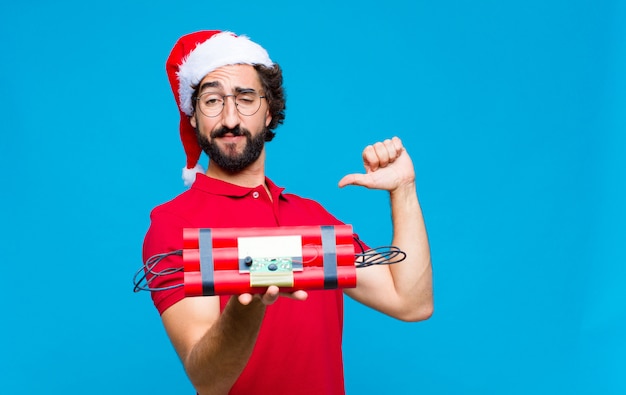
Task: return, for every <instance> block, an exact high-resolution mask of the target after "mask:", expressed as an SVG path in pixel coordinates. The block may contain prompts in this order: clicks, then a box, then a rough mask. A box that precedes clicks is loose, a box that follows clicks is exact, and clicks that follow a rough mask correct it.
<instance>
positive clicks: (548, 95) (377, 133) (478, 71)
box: [0, 0, 626, 395]
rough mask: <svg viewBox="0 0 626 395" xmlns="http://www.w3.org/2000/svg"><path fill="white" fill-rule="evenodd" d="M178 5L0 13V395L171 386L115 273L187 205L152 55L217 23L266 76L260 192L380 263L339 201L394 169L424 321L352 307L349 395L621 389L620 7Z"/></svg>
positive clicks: (358, 211) (625, 169) (371, 208)
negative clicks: (311, 204) (429, 301)
mask: <svg viewBox="0 0 626 395" xmlns="http://www.w3.org/2000/svg"><path fill="white" fill-rule="evenodd" d="M176 3H178V5H174V2H164V1H135V2H127V1H119V0H109V1H106V2H77V1H76V2H71V1H70V2H68V1H57V2H44V1H23V2H19V3H18V2H4V3H3V4H2V5H0V35H1V37H2V62H0V91H1V92H2V95H1V99H0V100H1V105H0V115H1V125H2V126H1V128H2V139H1V143H0V176H1V180H2V187H1V189H0V196H1V199H2V200H1V202H2V205H1V208H0V224H1V229H2V231H3V235H2V238H0V247H1V248H2V252H3V253H2V256H1V257H0V262H1V264H2V270H3V272H2V287H0V293H1V296H2V300H3V307H2V311H1V313H0V317H2V318H0V319H1V321H2V328H3V333H4V335H3V336H2V337H1V338H0V339H1V340H0V392H2V393H4V394H18V393H19V394H35V393H63V394H80V393H90V394H107V395H108V394H131V393H149V394H191V393H193V391H192V389H191V387H190V385H189V384H188V383H187V380H186V378H185V375H184V372H183V370H182V368H181V365H180V363H179V361H178V359H177V357H176V355H175V353H174V351H173V350H172V347H171V346H170V344H169V341H168V339H167V337H166V335H165V333H164V331H163V329H162V326H161V324H160V320H159V317H158V314H157V313H156V310H155V309H154V307H153V306H152V303H151V301H150V298H149V295H148V294H147V293H140V294H134V293H133V292H132V282H131V278H132V275H133V273H134V272H135V270H136V269H137V268H138V267H139V265H140V261H141V244H142V241H143V235H144V233H145V231H146V229H147V227H148V223H149V222H148V215H149V212H150V210H151V208H152V207H154V206H155V205H157V204H159V203H162V202H164V201H166V200H169V199H170V198H172V197H173V196H175V195H176V194H178V193H180V192H182V191H183V190H184V187H183V185H182V181H181V180H180V171H181V168H182V166H183V164H184V154H183V150H182V146H181V144H180V141H179V138H178V130H177V125H178V119H177V115H178V114H177V111H176V107H175V103H174V100H173V97H172V96H171V92H170V87H169V85H168V82H167V78H166V75H165V70H164V64H165V59H166V58H167V56H168V54H169V51H170V49H171V47H172V46H173V44H174V42H175V41H176V39H177V38H178V37H179V36H180V35H182V34H185V33H188V32H191V31H195V30H201V29H214V28H217V29H228V30H232V31H234V32H236V33H238V34H247V35H249V36H250V37H251V38H252V39H253V40H255V41H257V42H259V43H261V44H262V45H263V46H264V47H266V49H268V51H269V53H270V55H271V56H272V58H273V60H275V61H277V62H279V63H280V64H281V65H282V67H283V69H284V77H285V85H286V89H287V93H288V110H287V119H286V123H285V125H283V126H281V127H280V128H279V129H278V135H277V138H276V140H275V141H274V142H272V143H270V144H269V146H268V151H269V154H268V155H269V159H268V164H267V168H268V174H269V175H270V177H271V178H273V179H274V181H275V182H277V183H278V184H279V185H284V186H286V187H287V189H288V191H290V192H294V193H298V194H301V195H304V196H307V197H312V198H315V199H317V200H319V201H320V202H322V203H323V204H324V205H326V206H327V207H328V208H329V209H330V210H331V212H333V213H334V214H336V215H337V216H338V217H339V218H341V219H342V220H344V221H346V222H348V223H352V224H353V225H354V226H355V228H356V229H357V231H358V232H359V234H360V235H361V237H362V238H363V239H364V240H367V241H368V243H369V244H370V245H383V244H387V243H388V242H389V240H390V231H391V229H390V221H389V210H388V205H387V198H386V195H385V193H383V192H380V191H369V190H366V189H361V188H356V187H352V188H347V189H342V190H340V189H338V188H337V187H336V183H337V181H338V180H339V179H340V178H341V177H342V176H343V175H344V174H346V173H349V172H355V171H361V163H360V152H361V150H362V148H363V147H364V146H365V145H367V144H369V143H372V142H374V141H378V140H380V139H384V138H386V137H390V136H392V135H398V136H400V137H402V138H403V140H404V142H405V145H406V146H407V148H408V150H409V152H410V154H411V155H412V158H413V160H414V163H415V166H416V169H417V173H418V188H419V195H420V200H421V202H422V206H423V210H424V214H425V217H426V221H427V227H428V231H429V237H430V242H431V248H432V257H433V265H434V273H435V275H434V278H435V314H434V316H433V317H432V318H431V319H430V320H428V321H426V322H422V323H414V324H407V323H401V322H398V321H395V320H393V319H391V318H388V317H386V316H383V315H381V314H379V313H377V312H374V311H371V310H368V309H366V308H364V307H362V306H360V305H357V304H355V303H354V302H351V301H349V300H348V301H347V307H346V325H345V340H344V354H345V368H346V386H347V390H348V393H349V394H374V393H385V394H387V393H409V394H529V393H534V394H553V393H568V394H578V393H580V394H623V393H626V378H625V377H626V376H625V375H624V369H625V366H626V338H625V335H624V333H625V329H626V325H625V320H626V303H625V301H626V291H625V290H624V283H625V280H626V266H625V262H626V252H625V248H624V244H625V241H626V240H625V239H626V238H625V236H626V229H625V227H624V221H625V220H626V210H625V204H624V202H625V201H626V188H625V185H626V160H625V153H626V138H625V133H624V132H625V130H626V129H625V126H626V115H625V114H626V111H625V109H626V71H625V70H626V42H625V38H626V4H625V3H624V2H623V1H596V0H587V1H584V0H578V1H576V0H574V1H565V0H560V1H559V0H556V1H543V0H527V1H523V2H522V1H508V2H504V1H487V0H481V1H465V2H464V1H449V0H443V1H437V2H434V1H398V0H390V1H385V2H363V1H345V2H341V3H339V2H336V1H319V2H307V3H304V2H288V1H285V0H277V1H274V2H261V1H254V2H246V1H237V2H184V3H183V2H176ZM204 160H205V159H204ZM294 373H297V372H294Z"/></svg>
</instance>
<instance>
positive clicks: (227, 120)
mask: <svg viewBox="0 0 626 395" xmlns="http://www.w3.org/2000/svg"><path fill="white" fill-rule="evenodd" d="M229 98H231V99H232V100H228V99H229ZM240 121H241V120H240V118H239V112H238V111H237V105H236V104H235V95H226V96H224V109H223V110H222V123H223V125H224V126H225V127H227V128H229V129H234V128H235V127H236V126H238V125H239V123H240Z"/></svg>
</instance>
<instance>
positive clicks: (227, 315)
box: [183, 297, 266, 395]
mask: <svg viewBox="0 0 626 395" xmlns="http://www.w3.org/2000/svg"><path fill="white" fill-rule="evenodd" d="M265 308H266V306H265V305H264V304H263V303H262V302H261V301H260V300H253V301H252V302H251V303H250V304H248V305H246V306H244V305H242V304H241V303H239V301H238V300H237V298H236V297H232V298H231V299H230V300H229V302H228V304H227V305H226V307H225V309H224V311H223V312H222V314H221V315H220V317H219V319H218V320H217V321H216V322H215V324H214V325H212V326H211V328H210V329H209V330H208V331H207V332H206V333H205V335H204V336H203V337H202V338H201V339H200V340H199V341H198V342H197V343H196V344H195V345H194V347H193V348H192V349H191V350H190V352H189V353H188V354H187V356H186V358H185V359H184V361H183V363H184V366H185V370H186V372H187V375H188V377H189V379H190V380H191V382H192V384H193V385H194V387H195V388H196V390H197V391H198V393H199V394H200V395H209V394H226V393H228V391H229V390H230V388H231V387H232V386H233V384H234V383H235V381H236V380H237V378H238V377H239V375H240V374H241V372H242V371H243V369H244V368H245V366H246V364H247V362H248V359H249V358H250V355H251V354H252V350H253V348H254V344H255V342H256V339H257V336H258V333H259V329H260V327H261V322H262V320H263V316H264V314H265Z"/></svg>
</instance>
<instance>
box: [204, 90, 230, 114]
mask: <svg viewBox="0 0 626 395" xmlns="http://www.w3.org/2000/svg"><path fill="white" fill-rule="evenodd" d="M198 107H200V111H201V112H202V113H203V114H204V115H206V116H207V117H215V116H217V115H219V113H221V112H222V108H224V98H223V97H222V96H221V95H218V94H216V93H204V94H202V95H200V97H199V98H198Z"/></svg>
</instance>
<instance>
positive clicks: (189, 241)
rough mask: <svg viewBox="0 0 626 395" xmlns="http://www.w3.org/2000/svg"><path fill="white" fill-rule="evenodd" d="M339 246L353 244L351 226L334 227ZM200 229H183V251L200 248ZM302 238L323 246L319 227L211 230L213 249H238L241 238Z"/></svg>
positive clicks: (307, 242) (304, 242)
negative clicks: (238, 241) (295, 236)
mask: <svg viewBox="0 0 626 395" xmlns="http://www.w3.org/2000/svg"><path fill="white" fill-rule="evenodd" d="M333 228H334V230H335V239H336V240H337V244H338V245H339V244H352V242H353V237H354V235H353V232H352V226H351V225H334V226H333ZM199 232H200V228H185V229H183V249H197V248H199V239H200V238H199ZM293 235H297V236H301V237H302V245H307V244H314V245H321V244H322V235H321V231H320V227H319V226H283V227H277V228H211V239H212V241H213V248H227V247H233V248H237V239H238V238H239V237H258V236H293Z"/></svg>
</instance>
